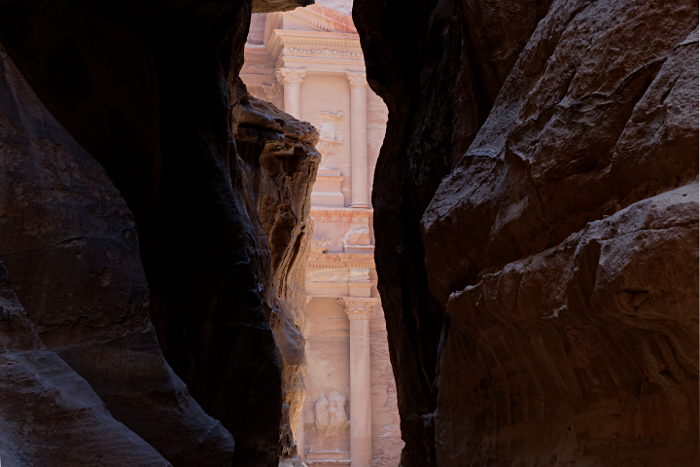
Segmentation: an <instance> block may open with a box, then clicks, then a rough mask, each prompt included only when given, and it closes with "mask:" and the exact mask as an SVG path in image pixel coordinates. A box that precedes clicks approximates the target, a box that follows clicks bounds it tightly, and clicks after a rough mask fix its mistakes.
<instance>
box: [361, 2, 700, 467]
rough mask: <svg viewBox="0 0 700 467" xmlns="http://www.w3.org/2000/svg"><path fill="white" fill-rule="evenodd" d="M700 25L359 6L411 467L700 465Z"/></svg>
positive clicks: (600, 7) (654, 16) (647, 12)
mask: <svg viewBox="0 0 700 467" xmlns="http://www.w3.org/2000/svg"><path fill="white" fill-rule="evenodd" d="M697 13H698V11H697V4H696V3H695V2H690V1H681V2H673V3H668V2H666V3H663V4H661V3H657V2H651V1H633V0H611V1H605V2H590V1H584V0H580V1H577V0H571V1H558V2H549V1H544V0H543V1H536V0H532V1H528V2H519V4H518V5H517V6H515V5H513V4H512V2H505V1H503V2H501V1H496V2H492V1H488V2H487V1H479V0H463V1H461V2H459V1H450V0H444V1H429V2H395V1H388V2H370V1H363V0H356V1H355V4H354V10H353V17H354V20H355V24H356V26H357V29H358V31H359V33H360V36H361V40H362V46H363V49H364V52H365V57H366V61H367V72H368V78H369V82H370V84H371V86H372V88H373V89H374V90H375V91H376V92H377V93H378V94H379V95H381V96H382V97H383V98H384V100H385V101H386V103H387V105H388V107H389V122H388V127H387V135H386V139H385V142H384V146H383V148H382V152H381V154H380V157H379V160H378V162H377V169H376V172H375V186H374V192H373V205H374V208H375V219H374V221H375V222H374V225H375V233H376V239H377V250H376V261H377V271H378V275H379V285H378V287H379V289H380V293H381V294H382V304H383V307H384V309H385V313H386V320H387V329H388V336H389V342H390V348H391V357H392V363H393V365H394V373H395V375H396V378H397V390H398V399H399V409H400V412H401V417H402V433H403V438H404V441H405V442H406V447H405V449H404V453H403V457H402V465H405V466H414V465H415V466H418V465H421V466H422V465H440V466H463V465H487V464H489V465H490V464H498V465H564V464H566V465H611V466H612V465H626V464H629V465H658V464H660V463H664V462H670V463H673V464H674V465H697V463H698V462H699V459H698V452H697V443H698V415H697V414H698V409H697V407H698V391H697V387H698V315H697V309H698V286H697V277H698V266H697V264H698V263H697V256H698V252H697V243H698V233H697V215H698V213H697V195H696V194H695V191H694V190H696V189H697V188H696V185H693V184H694V183H696V181H697V173H698V162H697V154H698V120H697V108H698V97H697V83H698V75H697V67H698V65H697V40H698V39H697ZM613 456H614V458H613ZM662 459H666V460H662ZM670 459H673V461H671V460H670Z"/></svg>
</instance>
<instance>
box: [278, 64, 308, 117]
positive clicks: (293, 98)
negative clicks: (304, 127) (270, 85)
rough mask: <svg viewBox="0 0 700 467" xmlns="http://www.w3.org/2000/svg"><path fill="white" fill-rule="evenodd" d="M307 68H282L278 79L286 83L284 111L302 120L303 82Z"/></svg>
mask: <svg viewBox="0 0 700 467" xmlns="http://www.w3.org/2000/svg"><path fill="white" fill-rule="evenodd" d="M304 76H306V70H298V69H293V68H280V69H279V70H277V80H278V81H279V82H280V83H282V84H283V85H284V111H285V112H287V113H288V114H289V115H291V116H292V117H294V118H297V119H300V120H301V82H302V81H303V80H304Z"/></svg>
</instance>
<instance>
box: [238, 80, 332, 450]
mask: <svg viewBox="0 0 700 467" xmlns="http://www.w3.org/2000/svg"><path fill="white" fill-rule="evenodd" d="M235 88H236V96H237V99H236V101H235V102H234V111H233V115H234V118H235V123H234V129H235V135H236V142H237V143H238V148H239V151H240V154H241V157H242V158H243V161H245V163H246V164H247V166H248V167H249V173H248V178H247V182H246V185H247V188H248V189H247V194H248V196H247V198H246V205H247V207H248V212H249V214H250V216H251V218H252V219H253V220H254V222H256V225H258V226H259V231H258V238H259V241H260V243H261V244H263V245H267V246H268V248H269V251H270V256H269V258H268V259H267V261H268V267H269V268H270V270H269V273H268V274H269V276H268V277H269V280H268V281H267V282H266V283H265V294H264V296H265V300H266V306H267V307H268V308H269V309H270V314H271V324H272V330H273V332H274V335H275V339H276V341H277V344H278V346H279V349H280V357H281V359H280V361H281V362H282V389H283V391H284V395H283V397H284V402H283V406H282V407H283V411H282V421H281V426H280V458H281V459H291V458H294V457H296V456H297V449H296V444H295V443H294V436H293V433H294V431H295V429H296V426H297V424H298V422H299V414H300V412H301V409H302V407H303V404H304V397H305V395H306V388H305V386H304V376H305V373H306V357H305V355H304V345H305V340H304V336H303V332H302V330H303V329H304V326H305V323H306V311H305V309H304V308H305V306H306V293H305V290H304V270H305V268H306V260H307V258H308V255H309V252H310V249H311V235H312V233H313V224H312V223H311V222H310V220H309V213H310V209H311V208H310V201H311V186H312V185H313V182H314V180H315V178H316V170H317V169H318V165H319V163H320V161H321V155H320V154H319V153H318V152H317V151H316V149H315V148H314V146H315V144H316V143H317V142H318V137H319V133H318V130H317V129H316V128H314V127H313V126H311V125H310V124H309V123H308V122H304V121H299V120H297V119H295V118H294V117H292V116H291V115H288V114H286V113H284V112H282V111H280V110H279V109H277V108H276V107H275V106H274V105H273V104H270V103H268V102H265V101H262V100H260V99H258V98H256V97H254V96H251V95H250V94H248V92H247V90H246V87H245V85H244V84H243V82H241V81H240V80H239V81H238V82H237V84H236V85H235Z"/></svg>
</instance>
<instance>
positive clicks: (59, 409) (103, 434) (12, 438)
mask: <svg viewBox="0 0 700 467" xmlns="http://www.w3.org/2000/svg"><path fill="white" fill-rule="evenodd" d="M0 393H1V394H2V398H0V459H2V463H3V464H4V465H6V466H8V467H21V466H25V465H75V466H90V465H96V464H99V465H105V466H115V467H116V466H121V465H124V464H125V463H128V464H130V465H138V466H143V467H146V466H148V467H166V466H169V465H170V463H168V462H167V461H166V460H165V459H163V457H161V455H160V454H158V452H156V450H155V449H153V448H152V447H151V446H149V445H148V444H147V443H146V442H145V441H144V440H143V439H141V438H139V437H138V436H137V435H136V434H135V433H133V432H132V431H131V430H129V429H128V428H127V427H125V426H124V425H122V424H121V423H119V422H118V421H116V420H115V419H114V418H113V417H112V415H110V413H109V411H107V409H106V408H105V406H104V404H103V402H102V401H101V400H100V398H99V397H98V396H97V394H95V392H94V391H93V390H92V388H91V387H90V385H89V384H88V383H87V382H86V381H85V380H84V379H83V378H81V377H80V376H79V375H78V374H77V373H76V372H75V371H73V370H72V369H71V368H70V367H69V366H68V365H67V364H66V363H65V362H64V361H63V360H61V358H59V356H58V355H56V353H54V352H51V351H50V350H47V349H46V347H44V345H43V344H42V343H41V339H40V338H39V335H38V334H37V332H36V330H35V328H34V326H33V325H32V322H31V321H30V320H29V319H28V318H27V315H26V312H25V311H24V309H23V308H22V305H21V304H20V303H19V301H18V300H17V296H16V295H15V292H14V290H13V289H12V285H11V283H10V277H9V275H8V273H7V270H6V269H5V265H4V264H2V262H0ZM67 447H71V448H72V449H71V448H69V449H67ZM76 449H79V452H75V450H76Z"/></svg>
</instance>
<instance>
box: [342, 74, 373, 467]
mask: <svg viewBox="0 0 700 467" xmlns="http://www.w3.org/2000/svg"><path fill="white" fill-rule="evenodd" d="M346 75H347V77H348V80H349V81H350V131H351V133H352V134H351V151H352V153H351V154H352V157H351V159H352V203H351V204H350V207H353V208H370V207H371V205H370V204H369V186H368V183H367V178H368V175H367V172H368V170H367V87H368V86H367V78H366V77H365V75H364V74H363V73H346ZM353 467H355V466H353Z"/></svg>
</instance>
